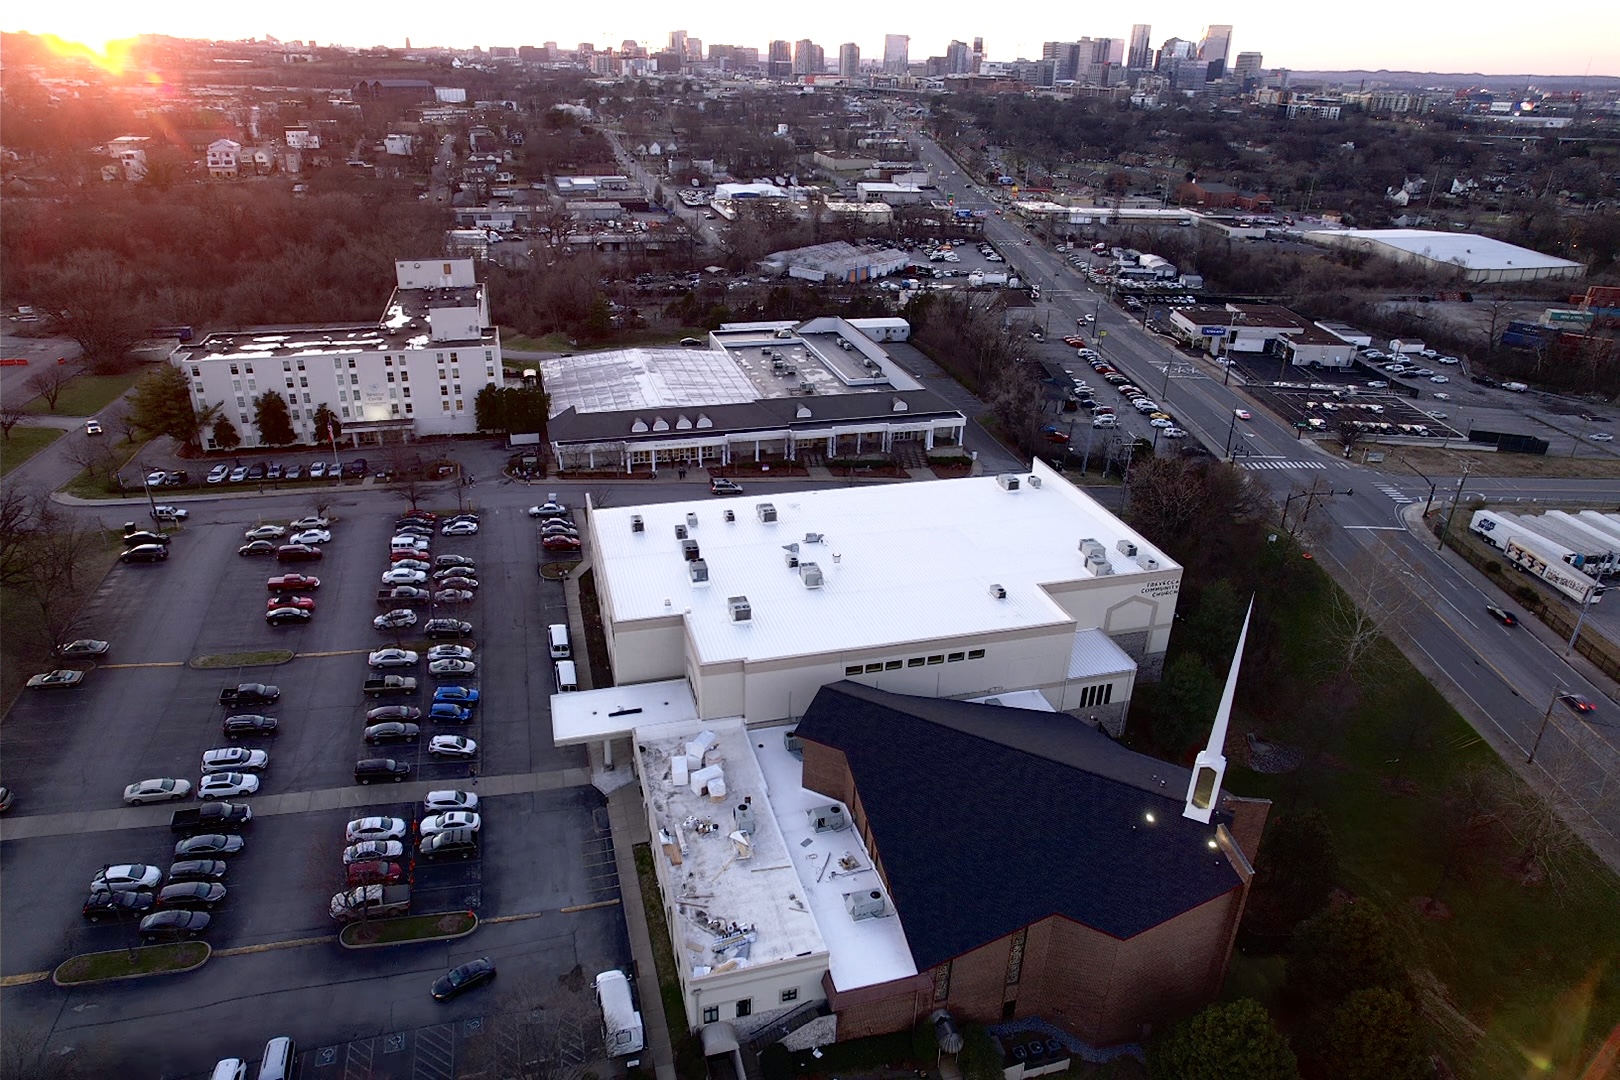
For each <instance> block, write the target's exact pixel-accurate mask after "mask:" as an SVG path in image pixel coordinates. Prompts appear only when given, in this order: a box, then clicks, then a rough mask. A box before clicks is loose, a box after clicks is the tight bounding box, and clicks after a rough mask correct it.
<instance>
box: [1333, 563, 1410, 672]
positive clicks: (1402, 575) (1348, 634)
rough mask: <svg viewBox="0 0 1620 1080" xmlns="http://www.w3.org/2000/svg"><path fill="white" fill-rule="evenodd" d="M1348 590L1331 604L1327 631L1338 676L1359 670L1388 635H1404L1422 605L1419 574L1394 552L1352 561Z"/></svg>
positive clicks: (1344, 588)
mask: <svg viewBox="0 0 1620 1080" xmlns="http://www.w3.org/2000/svg"><path fill="white" fill-rule="evenodd" d="M1346 569H1347V571H1348V573H1347V574H1346V580H1345V582H1344V585H1343V586H1342V587H1339V588H1335V589H1334V590H1333V592H1332V594H1331V598H1330V599H1329V601H1328V611H1327V626H1328V632H1329V633H1330V634H1331V635H1332V636H1333V642H1334V646H1335V653H1336V655H1337V657H1338V670H1339V671H1341V672H1348V671H1350V670H1351V669H1353V668H1354V667H1356V666H1357V665H1358V664H1359V663H1361V661H1362V660H1363V659H1364V658H1366V657H1367V655H1368V654H1369V653H1370V652H1371V651H1372V650H1373V648H1374V646H1376V645H1377V644H1378V640H1379V638H1381V637H1384V636H1386V635H1388V636H1390V637H1394V636H1396V635H1398V634H1399V633H1401V631H1402V630H1403V628H1404V626H1405V624H1406V622H1407V621H1408V620H1409V619H1410V618H1411V616H1412V614H1413V612H1414V611H1416V610H1417V608H1418V607H1419V606H1420V605H1421V603H1422V601H1421V599H1420V598H1419V597H1418V595H1417V592H1416V585H1417V582H1418V581H1419V580H1420V578H1421V574H1420V573H1419V572H1418V570H1417V569H1416V568H1415V567H1414V566H1412V565H1411V564H1408V563H1407V562H1406V561H1405V560H1404V559H1403V558H1402V556H1401V555H1400V554H1399V553H1397V552H1396V551H1394V550H1392V549H1385V550H1382V551H1379V552H1376V553H1375V552H1370V551H1369V552H1363V553H1361V554H1360V555H1357V556H1356V557H1355V558H1353V559H1351V560H1350V564H1349V566H1348V567H1347V568H1346Z"/></svg>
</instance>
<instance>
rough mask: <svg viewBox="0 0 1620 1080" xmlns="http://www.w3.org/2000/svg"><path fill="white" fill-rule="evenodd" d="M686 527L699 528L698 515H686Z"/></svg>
mask: <svg viewBox="0 0 1620 1080" xmlns="http://www.w3.org/2000/svg"><path fill="white" fill-rule="evenodd" d="M686 527H687V528H688V529H695V528H697V515H696V514H687V515H686Z"/></svg>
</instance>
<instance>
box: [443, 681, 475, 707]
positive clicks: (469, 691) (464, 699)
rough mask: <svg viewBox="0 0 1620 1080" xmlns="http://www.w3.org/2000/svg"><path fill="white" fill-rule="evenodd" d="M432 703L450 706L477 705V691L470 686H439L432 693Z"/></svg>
mask: <svg viewBox="0 0 1620 1080" xmlns="http://www.w3.org/2000/svg"><path fill="white" fill-rule="evenodd" d="M433 701H434V703H435V704H437V703H439V702H449V703H450V704H452V705H476V704H478V691H477V690H474V689H473V688H472V687H470V686H441V687H439V688H438V689H437V690H435V691H433Z"/></svg>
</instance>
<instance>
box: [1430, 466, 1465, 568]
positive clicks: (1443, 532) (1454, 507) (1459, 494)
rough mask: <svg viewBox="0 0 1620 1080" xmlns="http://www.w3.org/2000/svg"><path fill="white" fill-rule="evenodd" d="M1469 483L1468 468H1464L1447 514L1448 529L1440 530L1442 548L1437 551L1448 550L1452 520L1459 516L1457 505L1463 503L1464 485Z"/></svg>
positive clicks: (1436, 549) (1458, 478)
mask: <svg viewBox="0 0 1620 1080" xmlns="http://www.w3.org/2000/svg"><path fill="white" fill-rule="evenodd" d="M1467 482H1468V466H1467V465H1464V466H1463V471H1462V475H1461V476H1459V477H1457V494H1455V495H1454V496H1452V499H1451V509H1450V510H1449V511H1447V513H1446V527H1445V528H1444V529H1441V530H1440V546H1439V547H1437V548H1435V549H1434V550H1435V551H1437V552H1438V551H1444V550H1446V536H1447V535H1448V534H1449V533H1450V532H1451V519H1452V518H1454V517H1456V516H1457V504H1458V503H1460V502H1462V493H1463V485H1464V484H1466V483H1467Z"/></svg>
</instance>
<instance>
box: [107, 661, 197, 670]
mask: <svg viewBox="0 0 1620 1080" xmlns="http://www.w3.org/2000/svg"><path fill="white" fill-rule="evenodd" d="M185 666H186V662H185V661H184V660H154V661H152V662H151V663H149V664H97V665H96V667H97V668H98V669H100V670H102V671H117V670H119V669H120V668H147V667H185Z"/></svg>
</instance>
